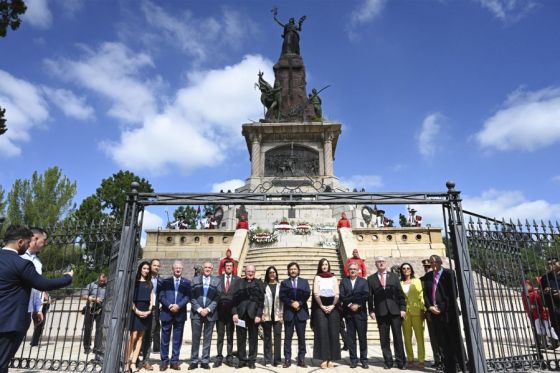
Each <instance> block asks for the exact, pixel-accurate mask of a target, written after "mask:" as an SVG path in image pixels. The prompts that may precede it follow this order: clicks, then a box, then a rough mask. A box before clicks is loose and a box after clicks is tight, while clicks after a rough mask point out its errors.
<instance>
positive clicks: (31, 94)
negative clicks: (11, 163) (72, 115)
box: [0, 70, 49, 157]
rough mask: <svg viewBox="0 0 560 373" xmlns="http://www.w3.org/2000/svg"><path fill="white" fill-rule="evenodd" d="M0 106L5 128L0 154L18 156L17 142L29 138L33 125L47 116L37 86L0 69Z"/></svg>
mask: <svg viewBox="0 0 560 373" xmlns="http://www.w3.org/2000/svg"><path fill="white" fill-rule="evenodd" d="M0 106H1V107H3V108H5V109H6V115H5V117H6V119H7V123H6V126H7V127H8V131H7V132H6V133H5V134H4V135H2V136H0V155H4V156H6V157H14V156H19V155H20V154H21V152H22V145H21V144H20V143H22V142H27V141H29V139H30V138H31V132H32V130H33V128H35V127H37V126H39V125H41V124H42V123H43V122H44V121H46V120H47V119H48V118H49V111H48V105H47V103H46V101H45V100H44V99H43V97H42V94H41V90H40V89H39V88H38V87H36V86H34V85H33V84H31V83H29V82H27V81H25V80H22V79H18V78H16V77H14V76H13V75H11V74H10V73H8V72H6V71H3V70H0Z"/></svg>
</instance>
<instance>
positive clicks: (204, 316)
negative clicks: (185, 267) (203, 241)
mask: <svg viewBox="0 0 560 373" xmlns="http://www.w3.org/2000/svg"><path fill="white" fill-rule="evenodd" d="M213 269H214V266H213V265H212V263H210V262H205V263H204V264H203V265H202V274H201V275H200V276H196V277H195V278H193V284H192V286H193V290H192V299H191V326H192V350H191V362H190V365H189V370H192V369H196V368H198V364H199V363H200V367H201V368H203V369H210V365H209V363H210V345H211V344H212V331H213V329H214V324H215V323H216V319H217V318H218V313H217V312H216V308H217V307H218V300H219V299H220V296H221V295H222V293H223V288H222V283H221V281H220V279H219V278H217V277H214V276H212V270H213ZM202 335H204V344H203V346H202V356H201V357H200V358H199V355H198V354H199V350H200V338H201V336H202Z"/></svg>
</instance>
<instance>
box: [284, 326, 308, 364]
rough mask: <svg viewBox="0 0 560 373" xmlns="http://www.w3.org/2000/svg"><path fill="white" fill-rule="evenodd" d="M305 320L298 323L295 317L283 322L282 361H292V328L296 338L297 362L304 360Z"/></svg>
mask: <svg viewBox="0 0 560 373" xmlns="http://www.w3.org/2000/svg"><path fill="white" fill-rule="evenodd" d="M306 323H307V320H304V321H300V320H298V319H297V318H296V317H294V318H293V319H292V320H290V321H287V320H284V328H285V332H284V360H286V361H290V360H291V359H292V337H293V336H294V328H295V329H296V334H297V338H298V357H297V359H298V362H299V361H304V360H305V353H306V352H307V350H306V347H305V324H306Z"/></svg>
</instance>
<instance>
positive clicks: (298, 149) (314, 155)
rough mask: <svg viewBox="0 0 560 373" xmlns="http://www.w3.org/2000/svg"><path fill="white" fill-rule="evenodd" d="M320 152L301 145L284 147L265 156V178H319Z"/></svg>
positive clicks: (277, 148) (272, 150)
mask: <svg viewBox="0 0 560 373" xmlns="http://www.w3.org/2000/svg"><path fill="white" fill-rule="evenodd" d="M318 175H319V152H317V151H316V150H313V149H310V148H308V147H305V146H300V145H284V146H279V147H276V148H274V149H270V150H269V151H267V152H266V154H265V161H264V176H280V177H281V176H318Z"/></svg>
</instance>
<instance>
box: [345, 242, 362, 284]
mask: <svg viewBox="0 0 560 373" xmlns="http://www.w3.org/2000/svg"><path fill="white" fill-rule="evenodd" d="M350 264H356V265H357V266H358V276H360V277H363V278H367V267H366V263H365V262H364V260H363V259H362V258H360V254H359V253H358V249H354V250H353V251H352V257H351V258H349V259H348V260H347V261H346V263H344V276H346V277H348V276H350V272H349V271H348V267H350Z"/></svg>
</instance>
